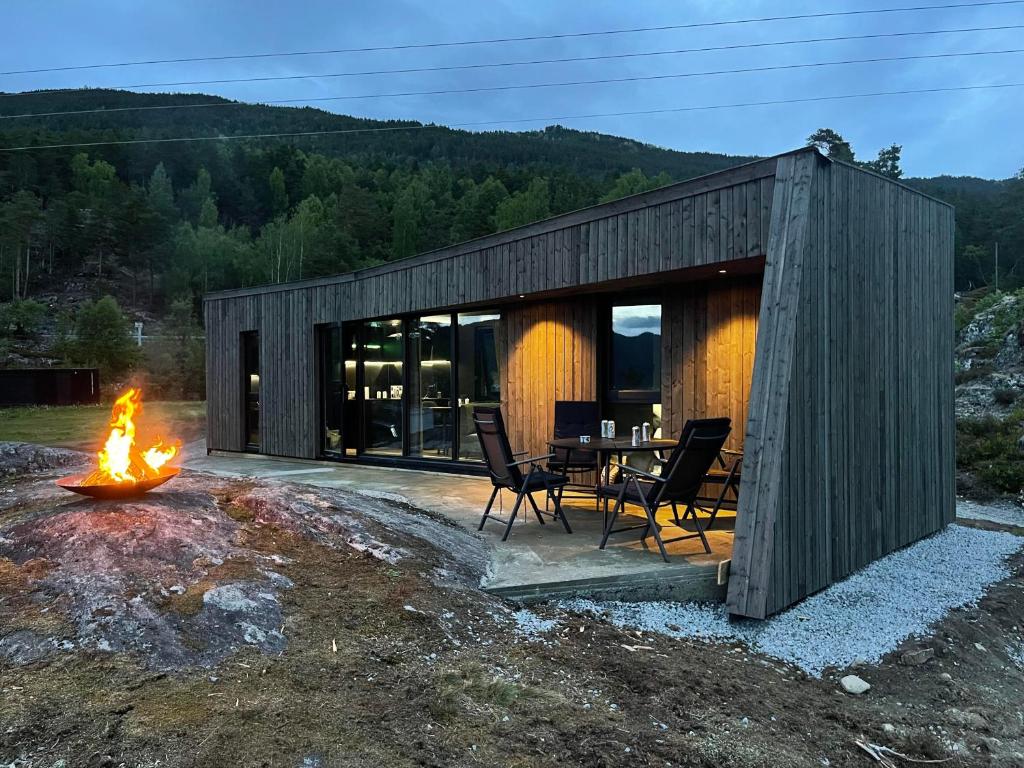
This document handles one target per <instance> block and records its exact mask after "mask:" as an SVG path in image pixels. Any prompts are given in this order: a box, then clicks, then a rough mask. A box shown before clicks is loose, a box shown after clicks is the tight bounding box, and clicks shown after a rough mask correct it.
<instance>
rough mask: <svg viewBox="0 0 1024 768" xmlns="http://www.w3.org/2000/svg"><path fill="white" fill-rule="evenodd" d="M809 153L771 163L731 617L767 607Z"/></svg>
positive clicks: (805, 218) (807, 199) (805, 215)
mask: <svg viewBox="0 0 1024 768" xmlns="http://www.w3.org/2000/svg"><path fill="white" fill-rule="evenodd" d="M815 162H817V160H816V157H815V156H814V155H798V156H794V157H783V158H780V159H779V161H778V169H777V171H776V179H775V192H774V197H775V202H774V204H773V207H772V225H771V234H770V236H769V242H768V254H767V262H766V265H765V276H764V287H763V291H762V301H761V316H760V319H759V321H758V338H757V350H756V352H755V362H754V373H753V382H752V384H751V391H750V406H749V412H750V416H749V417H748V420H747V434H746V438H745V444H746V453H745V458H744V467H743V479H742V487H741V492H740V509H739V511H738V512H737V516H736V534H735V539H734V543H733V558H732V566H731V569H730V577H729V588H728V597H727V601H726V604H727V605H728V607H729V610H730V612H732V613H734V614H739V615H743V616H751V617H754V618H763V617H764V616H765V612H766V608H767V598H768V589H769V583H768V581H769V575H770V569H771V561H770V552H771V548H772V546H773V544H774V541H773V539H774V533H775V532H774V526H775V518H776V504H777V503H778V495H779V483H780V476H781V472H782V449H783V435H784V434H785V428H786V418H787V415H788V413H787V412H788V397H789V383H790V378H791V376H792V372H793V366H792V362H793V348H794V337H795V329H796V320H797V311H798V306H799V297H800V280H801V272H802V267H803V258H804V254H805V249H806V245H807V244H806V238H807V232H808V228H809V214H810V211H809V207H810V187H811V179H812V175H813V170H814V167H813V163H815Z"/></svg>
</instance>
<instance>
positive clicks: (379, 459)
mask: <svg viewBox="0 0 1024 768" xmlns="http://www.w3.org/2000/svg"><path fill="white" fill-rule="evenodd" d="M465 314H481V315H497V316H498V319H499V321H501V320H503V319H504V315H503V313H502V311H501V308H500V307H485V308H481V309H465V308H462V309H451V310H437V311H429V310H425V311H423V312H418V313H403V314H400V315H390V316H385V317H373V318H365V319H360V320H351V321H345V322H342V323H317V324H315V325H314V326H313V328H314V344H315V348H316V350H317V354H316V363H315V364H316V376H317V387H318V391H317V403H318V405H317V408H318V410H317V423H318V425H319V429H320V431H322V429H323V424H322V412H321V410H320V409H321V408H322V407H323V406H322V394H321V393H322V390H323V387H324V385H325V382H324V379H323V367H322V366H323V354H322V349H321V341H320V335H321V329H323V328H330V327H335V326H337V327H338V328H339V329H340V332H341V335H342V342H341V343H342V347H343V356H342V357H343V363H342V364H343V365H344V360H345V359H348V358H347V357H346V355H347V350H346V349H345V347H346V345H347V344H348V343H349V341H350V340H351V342H352V343H355V345H356V351H355V354H354V356H353V357H352V358H351V359H353V360H354V361H355V370H356V392H355V398H354V402H355V406H354V407H352V408H345V409H343V412H342V425H341V431H342V445H343V449H342V452H341V453H340V454H334V453H325V452H324V451H323V450H322V446H323V437H322V434H321V435H318V438H317V439H318V455H319V456H320V458H323V459H326V460H329V461H342V462H344V461H349V462H352V461H354V462H359V463H373V464H378V463H382V464H404V465H407V466H409V465H414V466H417V467H428V466H429V467H436V468H439V469H442V468H443V469H450V470H451V471H460V470H462V469H476V468H478V467H483V466H484V462H483V460H482V459H475V458H462V457H461V454H462V445H461V442H462V440H463V436H462V435H461V430H460V429H459V428H458V419H459V406H458V401H459V399H460V395H459V391H460V387H459V384H460V382H459V370H458V369H459V362H460V360H461V354H462V351H463V350H462V345H461V343H460V339H459V332H458V328H459V324H458V323H459V315H465ZM430 315H435V316H436V315H447V316H448V317H449V318H450V325H449V328H450V332H451V386H452V392H451V397H450V398H449V408H450V413H449V420H450V423H451V424H452V445H451V451H450V454H449V455H448V456H444V455H441V456H432V455H427V456H413V455H411V445H410V441H411V433H410V431H409V428H410V424H411V418H412V409H413V403H412V402H411V397H412V392H413V390H414V388H413V387H410V386H409V385H408V377H409V376H411V375H412V357H413V355H412V343H411V341H412V340H410V338H409V332H410V330H411V329H412V328H413V326H414V325H415V321H417V320H419V319H420V318H422V317H426V316H430ZM393 320H398V321H401V328H402V450H401V454H400V455H394V454H387V453H383V452H381V453H374V452H373V451H367V448H366V438H365V429H364V426H365V418H366V415H365V400H364V395H365V391H364V390H365V387H366V385H365V377H364V364H365V357H364V354H365V350H364V344H365V341H366V336H365V326H366V323H370V322H388V321H393ZM497 343H498V342H497V339H495V344H497ZM499 365H500V362H499ZM345 397H347V394H346V395H345ZM346 402H347V401H346ZM349 421H352V422H354V423H351V424H350V423H349ZM467 439H468V438H467ZM349 440H352V441H353V442H352V443H349ZM350 450H351V451H352V453H350V452H349V451H350Z"/></svg>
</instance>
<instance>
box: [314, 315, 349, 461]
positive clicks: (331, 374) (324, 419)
mask: <svg viewBox="0 0 1024 768" xmlns="http://www.w3.org/2000/svg"><path fill="white" fill-rule="evenodd" d="M316 330H317V336H318V345H319V349H320V452H321V453H322V454H323V455H325V456H339V455H341V453H342V450H343V448H342V442H341V426H342V407H343V405H344V389H345V381H344V367H343V360H342V349H341V328H339V327H338V326H337V325H318V326H317V328H316Z"/></svg>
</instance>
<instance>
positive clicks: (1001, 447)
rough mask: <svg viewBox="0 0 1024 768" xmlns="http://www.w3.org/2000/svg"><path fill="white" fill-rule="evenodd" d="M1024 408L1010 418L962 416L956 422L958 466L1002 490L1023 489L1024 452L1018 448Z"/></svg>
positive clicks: (1003, 491) (1016, 491)
mask: <svg viewBox="0 0 1024 768" xmlns="http://www.w3.org/2000/svg"><path fill="white" fill-rule="evenodd" d="M1022 418H1024V411H1022V410H1021V409H1017V410H1016V411H1015V412H1014V414H1013V416H1012V417H1011V418H1009V419H1006V420H1005V421H1004V420H1000V419H996V418H994V417H992V416H986V417H983V418H979V419H960V420H959V421H958V422H957V425H956V465H957V468H958V469H959V470H961V471H964V472H968V473H970V474H971V475H973V476H974V477H975V478H977V479H978V480H979V481H980V482H982V483H983V484H985V485H987V486H989V487H991V488H992V489H993V490H995V491H998V492H1000V493H1014V494H1016V493H1019V492H1020V491H1021V489H1022V488H1024V454H1022V453H1021V452H1020V450H1019V449H1018V448H1017V441H1018V440H1019V439H1020V437H1021V434H1022V429H1021V419H1022Z"/></svg>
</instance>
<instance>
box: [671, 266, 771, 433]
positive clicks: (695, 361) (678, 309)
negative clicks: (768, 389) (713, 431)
mask: <svg viewBox="0 0 1024 768" xmlns="http://www.w3.org/2000/svg"><path fill="white" fill-rule="evenodd" d="M760 303H761V280H760V278H756V277H754V278H742V279H739V280H736V281H732V280H730V281H726V280H724V279H723V280H716V281H713V282H704V283H693V284H690V285H684V286H679V287H678V288H676V289H674V290H671V291H666V292H665V293H664V295H663V299H662V321H661V326H662V331H661V334H662V335H661V347H662V369H661V370H662V380H661V411H662V429H663V431H664V433H665V434H666V435H678V434H679V433H680V431H681V430H682V427H683V424H685V423H686V421H687V419H700V418H708V417H717V416H728V417H729V418H731V419H732V423H733V430H732V434H731V435H730V436H729V442H728V443H727V444H726V446H727V447H728V448H732V449H734V450H742V449H743V437H744V432H745V430H746V423H747V402H748V400H749V398H750V379H751V374H752V372H753V368H754V344H755V340H756V338H757V318H758V312H759V309H760Z"/></svg>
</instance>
